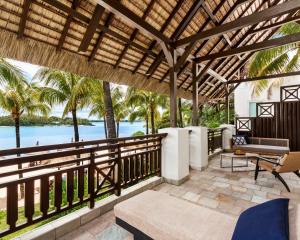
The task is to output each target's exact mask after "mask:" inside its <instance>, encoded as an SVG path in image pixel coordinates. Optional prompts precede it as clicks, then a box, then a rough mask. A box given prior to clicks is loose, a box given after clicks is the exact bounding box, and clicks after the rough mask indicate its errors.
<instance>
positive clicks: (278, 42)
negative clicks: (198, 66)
mask: <svg viewBox="0 0 300 240" xmlns="http://www.w3.org/2000/svg"><path fill="white" fill-rule="evenodd" d="M299 41H300V33H296V34H291V35H288V36H285V37H280V38H275V39H271V40H267V41H262V42H259V43H254V44H252V45H247V46H243V47H239V48H234V49H230V50H228V51H224V52H219V53H214V54H210V55H206V56H203V57H199V58H196V59H195V62H197V63H200V62H204V61H207V60H213V59H219V58H225V57H229V56H234V55H238V54H242V53H250V52H256V51H260V50H264V49H269V48H274V47H279V46H283V45H287V44H291V43H296V42H299Z"/></svg>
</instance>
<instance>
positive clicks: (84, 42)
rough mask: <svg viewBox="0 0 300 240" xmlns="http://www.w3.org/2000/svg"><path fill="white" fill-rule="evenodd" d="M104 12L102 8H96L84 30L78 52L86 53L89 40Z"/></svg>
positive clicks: (98, 6)
mask: <svg viewBox="0 0 300 240" xmlns="http://www.w3.org/2000/svg"><path fill="white" fill-rule="evenodd" d="M104 10H105V9H104V8H103V7H102V6H100V5H97V6H96V8H95V11H94V13H93V16H92V18H91V20H90V22H89V25H88V27H87V29H86V32H85V34H84V36H83V39H82V41H81V44H80V46H79V51H82V52H86V51H87V49H88V47H89V45H90V43H91V40H92V38H93V36H94V34H95V32H96V30H97V27H98V25H99V21H100V19H101V17H102V15H103V13H104Z"/></svg>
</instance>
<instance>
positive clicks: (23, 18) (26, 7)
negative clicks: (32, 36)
mask: <svg viewBox="0 0 300 240" xmlns="http://www.w3.org/2000/svg"><path fill="white" fill-rule="evenodd" d="M31 2H32V0H24V3H23V6H22V15H21V17H20V24H19V31H18V38H22V37H23V36H24V31H25V27H26V21H27V17H28V12H29V9H30V4H31Z"/></svg>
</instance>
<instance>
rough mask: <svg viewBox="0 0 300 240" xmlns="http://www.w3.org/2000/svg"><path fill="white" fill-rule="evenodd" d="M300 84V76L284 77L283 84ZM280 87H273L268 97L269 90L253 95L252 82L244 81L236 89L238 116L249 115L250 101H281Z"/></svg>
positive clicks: (235, 98) (235, 103) (235, 104)
mask: <svg viewBox="0 0 300 240" xmlns="http://www.w3.org/2000/svg"><path fill="white" fill-rule="evenodd" d="M297 84H300V76H294V77H288V78H284V80H283V83H282V85H281V86H288V85H297ZM279 101H280V87H273V88H272V94H271V95H270V97H269V98H268V91H264V92H263V93H261V94H260V95H259V96H253V95H252V86H251V84H250V83H242V84H240V86H238V87H237V88H236V90H235V91H234V109H235V113H236V115H237V116H238V117H249V114H250V112H249V104H250V102H279Z"/></svg>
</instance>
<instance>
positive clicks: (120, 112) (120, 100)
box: [111, 87, 129, 137]
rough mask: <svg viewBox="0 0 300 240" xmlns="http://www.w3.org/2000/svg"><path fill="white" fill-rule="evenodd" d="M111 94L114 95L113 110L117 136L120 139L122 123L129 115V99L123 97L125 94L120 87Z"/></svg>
mask: <svg viewBox="0 0 300 240" xmlns="http://www.w3.org/2000/svg"><path fill="white" fill-rule="evenodd" d="M111 94H112V101H113V109H114V114H115V121H116V130H117V132H116V134H117V137H119V134H120V131H119V129H120V122H121V121H122V120H124V119H125V118H126V117H127V116H128V113H129V112H128V108H127V106H126V101H127V99H126V98H125V97H124V96H123V93H122V92H121V90H120V88H118V87H116V88H113V89H112V91H111ZM124 103H125V104H124Z"/></svg>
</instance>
